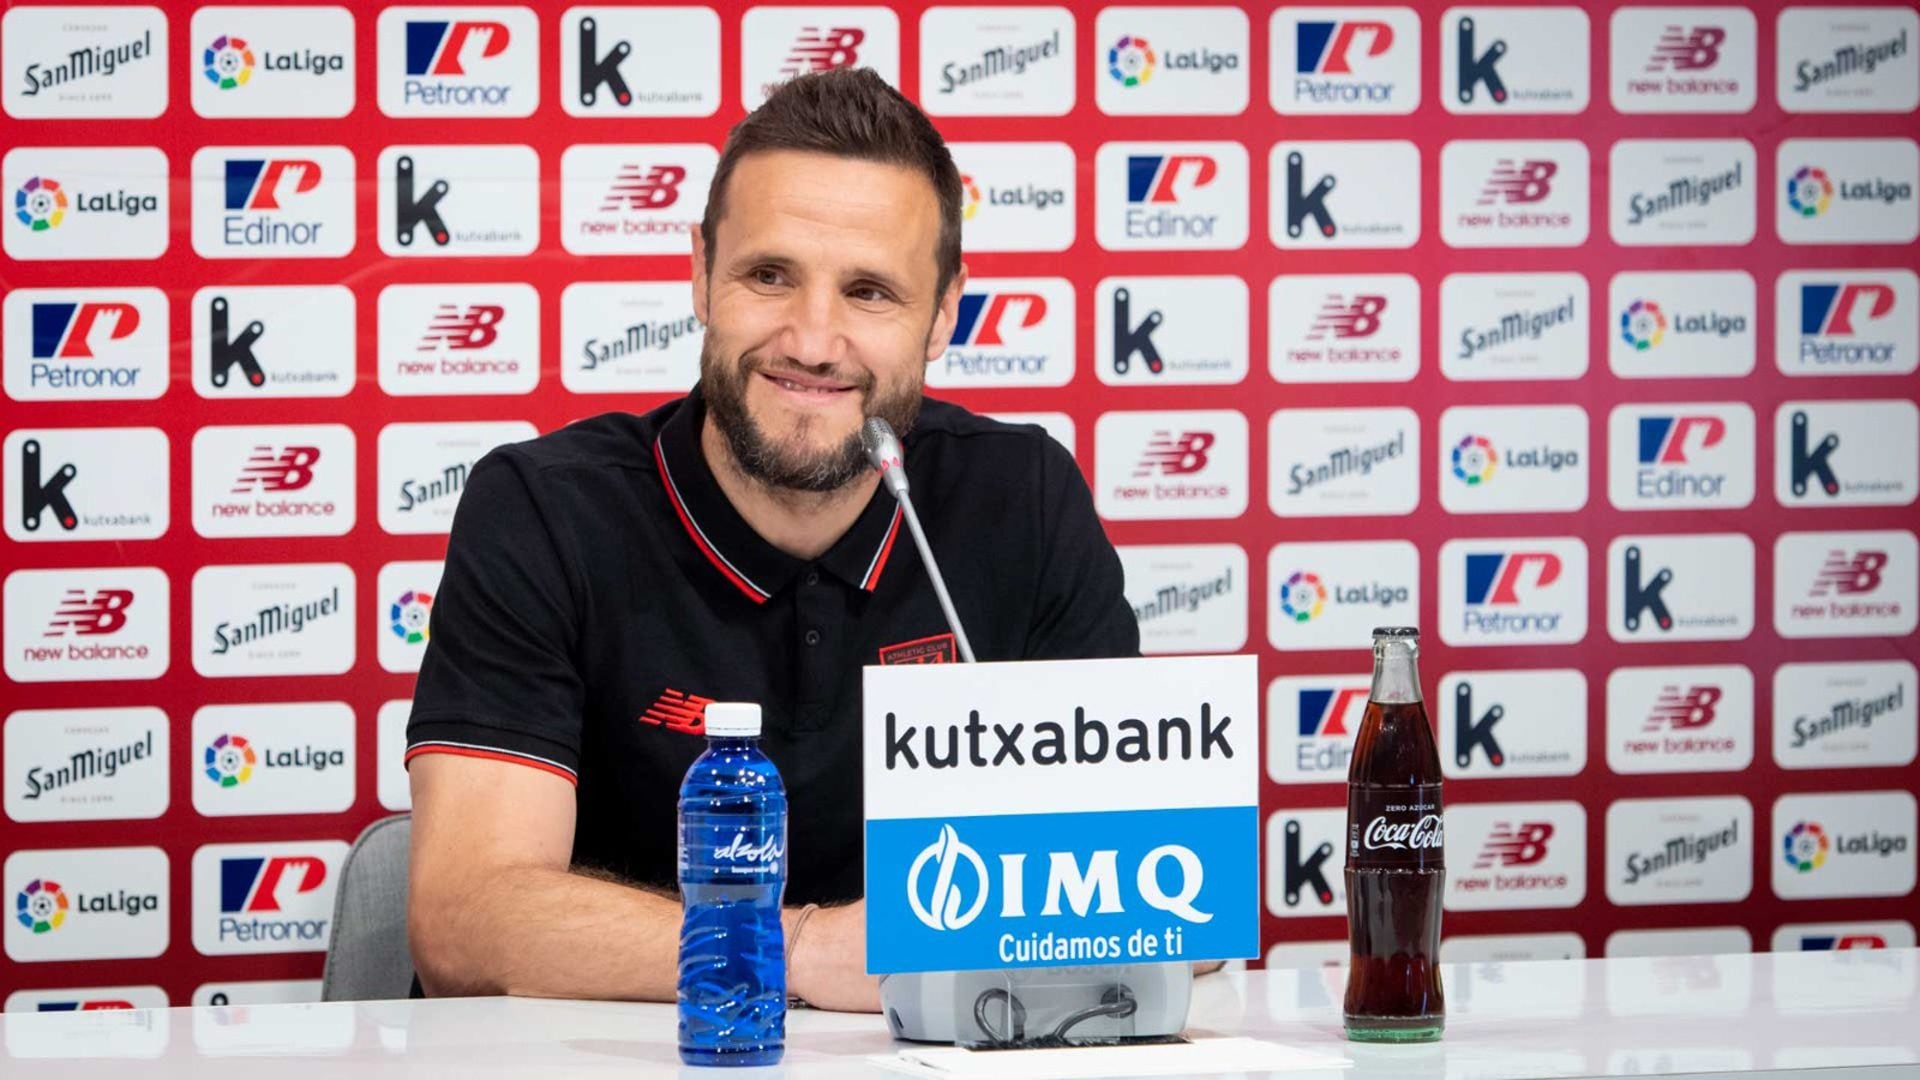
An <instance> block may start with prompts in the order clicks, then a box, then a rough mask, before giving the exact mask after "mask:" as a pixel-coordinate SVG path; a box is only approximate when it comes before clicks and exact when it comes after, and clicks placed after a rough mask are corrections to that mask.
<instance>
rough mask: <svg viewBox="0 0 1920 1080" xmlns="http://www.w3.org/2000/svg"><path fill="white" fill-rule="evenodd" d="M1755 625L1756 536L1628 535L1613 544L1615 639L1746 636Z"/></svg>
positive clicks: (1611, 621)
mask: <svg viewBox="0 0 1920 1080" xmlns="http://www.w3.org/2000/svg"><path fill="white" fill-rule="evenodd" d="M1752 632H1753V541H1752V539H1750V538H1749V537H1747V536H1745V535H1741V534H1737V533H1717V534H1700V535H1688V536H1622V537H1618V538H1616V539H1615V540H1614V541H1613V542H1612V543H1611V544H1609V545H1608V546H1607V633H1608V635H1609V636H1611V637H1612V638H1613V639H1614V640H1615V641H1654V640H1662V641H1739V640H1742V639H1744V638H1745V637H1747V635H1749V634H1751V633H1752Z"/></svg>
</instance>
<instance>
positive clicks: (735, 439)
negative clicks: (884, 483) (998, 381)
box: [700, 331, 926, 493]
mask: <svg viewBox="0 0 1920 1080" xmlns="http://www.w3.org/2000/svg"><path fill="white" fill-rule="evenodd" d="M795 369H798V370H800V371H804V372H806V373H807V374H809V375H814V376H817V377H822V378H834V379H838V380H840V381H843V382H847V383H850V384H852V385H853V387H854V389H852V390H850V391H847V392H848V393H856V394H859V395H860V416H861V422H862V423H863V424H864V423H865V422H866V420H867V418H869V417H875V416H878V417H880V418H881V419H883V420H885V421H886V422H887V423H889V424H891V425H893V430H894V432H895V433H896V434H898V435H899V436H900V437H901V438H903V439H904V438H906V435H907V432H908V431H910V430H912V428H913V423H914V421H915V420H916V419H917V418H918V417H919V415H920V395H921V390H922V388H923V386H924V385H925V381H926V369H925V368H924V366H922V365H920V364H909V365H907V371H908V372H909V375H908V377H907V378H905V379H903V380H901V381H900V382H899V383H897V384H894V385H892V386H886V387H882V386H880V385H879V382H878V380H876V379H875V378H874V377H873V373H872V372H870V371H866V370H864V369H848V370H841V369H839V368H837V367H835V366H834V365H832V364H790V363H781V364H768V363H766V362H765V361H763V360H762V359H761V358H759V357H757V356H755V355H754V354H752V353H746V354H744V355H742V356H741V357H740V358H739V359H737V360H734V361H728V360H726V359H725V358H724V357H723V356H721V355H720V353H719V351H718V349H717V348H716V347H715V345H714V340H713V334H712V332H711V331H709V332H708V333H707V335H706V337H705V338H704V339H702V341H701V343H700V386H701V389H702V390H703V391H704V392H705V395H706V399H707V418H708V419H709V420H711V421H712V422H713V424H714V426H715V427H717V428H718V429H719V431H720V435H721V437H722V438H724V439H726V441H727V449H728V450H729V451H730V452H731V453H732V454H733V460H734V462H735V463H736V464H738V465H739V467H740V471H741V472H743V473H745V474H746V475H747V477H748V478H749V479H752V480H755V481H758V482H759V483H761V484H764V485H766V486H767V487H770V488H775V489H786V490H789V491H804V492H814V493H822V492H831V491H838V490H840V489H841V488H843V487H845V486H847V485H848V484H850V483H852V482H853V481H854V480H856V479H858V478H859V477H860V476H861V475H862V474H863V473H865V472H867V471H868V470H869V469H871V467H872V466H871V465H870V464H869V463H868V461H867V451H866V448H865V446H863V445H862V444H861V442H860V429H859V428H858V427H856V428H855V429H854V430H853V431H851V432H848V433H847V435H846V437H845V438H842V439H840V440H839V441H838V442H835V443H832V444H830V445H826V446H820V445H817V439H816V438H815V436H816V435H817V432H816V431H815V430H814V429H815V428H816V427H818V426H819V419H818V418H817V417H811V416H808V417H803V418H802V419H801V421H800V424H799V426H797V427H795V428H794V429H793V431H792V432H790V433H788V434H787V435H786V436H784V437H779V438H776V437H775V436H772V435H769V434H768V433H767V431H766V429H765V428H763V427H761V425H760V423H759V421H757V420H755V419H754V417H753V413H752V412H751V410H749V409H748V407H747V387H748V384H749V383H750V382H751V381H752V380H754V379H756V378H759V377H760V375H761V374H762V373H763V372H765V373H772V374H776V375H777V374H778V373H779V372H780V371H782V370H795Z"/></svg>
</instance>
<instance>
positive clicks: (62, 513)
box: [20, 439, 80, 532]
mask: <svg viewBox="0 0 1920 1080" xmlns="http://www.w3.org/2000/svg"><path fill="white" fill-rule="evenodd" d="M79 475H80V470H79V469H77V468H75V467H74V465H73V463H72V462H68V463H67V464H65V465H62V466H60V467H59V468H58V469H56V470H54V473H53V476H52V477H51V478H47V479H42V478H41V475H40V440H39V439H27V440H25V441H23V442H21V444H20V524H21V525H23V526H25V527H26V530H27V531H28V532H38V531H39V530H40V515H41V514H44V513H46V512H47V511H49V510H51V511H53V516H54V520H56V521H58V522H59V523H60V527H61V528H63V529H65V530H67V531H68V532H72V531H73V530H74V529H76V528H79V526H80V516H79V515H78V514H76V513H74V510H73V503H72V502H71V501H70V500H69V499H68V498H67V485H68V484H71V483H73V478H74V477H76V476H79Z"/></svg>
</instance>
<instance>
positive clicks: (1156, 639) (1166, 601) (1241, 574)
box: [1117, 544, 1247, 655]
mask: <svg viewBox="0 0 1920 1080" xmlns="http://www.w3.org/2000/svg"><path fill="white" fill-rule="evenodd" d="M1117 550H1118V551H1119V554H1120V567H1121V569H1122V571H1123V572H1124V573H1125V577H1126V595H1127V603H1128V604H1130V605H1131V606H1132V607H1133V615H1134V619H1135V620H1136V621H1137V622H1138V623H1139V624H1140V649H1141V651H1142V652H1144V653H1147V654H1149V655H1155V654H1164V653H1230V652H1235V651H1237V650H1238V649H1239V648H1240V647H1241V646H1242V645H1245V644H1246V642H1247V553H1246V551H1245V549H1243V548H1241V547H1240V546H1238V545H1236V544H1193V545H1163V546H1152V547H1121V548H1119V549H1117Z"/></svg>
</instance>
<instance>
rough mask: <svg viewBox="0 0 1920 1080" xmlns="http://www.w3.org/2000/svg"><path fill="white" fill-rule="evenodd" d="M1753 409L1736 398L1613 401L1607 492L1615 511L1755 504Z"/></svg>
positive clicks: (1686, 508) (1735, 506) (1725, 507)
mask: <svg viewBox="0 0 1920 1080" xmlns="http://www.w3.org/2000/svg"><path fill="white" fill-rule="evenodd" d="M1753 437H1754V436H1753V409H1752V408H1750V407H1749V406H1747V405H1745V404H1743V403H1741V402H1737V401H1735V402H1718V403H1703V402H1689V403H1686V404H1671V405H1619V406H1615V408H1614V410H1613V412H1612V413H1610V414H1608V417H1607V498H1608V501H1610V502H1612V503H1613V505H1614V506H1615V507H1617V508H1619V509H1621V510H1708V509H1727V510H1731V509H1738V508H1740V507H1743V506H1746V505H1748V504H1750V503H1752V502H1753V484H1754V480H1753V477H1754V463H1753V462H1754V446H1753Z"/></svg>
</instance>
